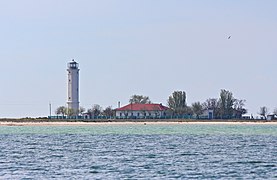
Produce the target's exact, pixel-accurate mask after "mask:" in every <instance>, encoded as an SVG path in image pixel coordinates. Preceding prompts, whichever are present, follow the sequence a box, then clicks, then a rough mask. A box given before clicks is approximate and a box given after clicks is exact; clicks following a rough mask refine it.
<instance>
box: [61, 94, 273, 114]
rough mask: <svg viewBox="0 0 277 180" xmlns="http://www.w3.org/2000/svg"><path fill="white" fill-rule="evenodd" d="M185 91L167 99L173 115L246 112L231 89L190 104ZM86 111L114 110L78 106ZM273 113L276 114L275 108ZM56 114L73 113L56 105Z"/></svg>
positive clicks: (143, 99) (139, 98) (142, 99)
mask: <svg viewBox="0 0 277 180" xmlns="http://www.w3.org/2000/svg"><path fill="white" fill-rule="evenodd" d="M186 98H187V97H186V92H185V91H174V92H173V93H172V94H171V95H170V96H169V98H168V100H167V106H168V107H169V108H170V111H171V112H172V114H173V115H176V116H180V115H195V116H196V117H197V118H199V116H200V115H202V114H203V112H204V111H205V110H212V111H213V115H214V117H215V118H221V119H225V118H241V117H242V115H243V114H246V113H247V110H246V108H245V103H246V101H245V100H242V99H237V98H235V97H234V96H233V93H232V92H231V91H228V90H225V89H222V90H221V91H220V94H219V97H218V98H209V99H207V100H206V101H205V102H202V103H201V102H199V101H197V102H193V103H192V104H191V105H187V102H186ZM129 103H133V104H136V103H140V104H150V103H151V100H150V98H149V97H148V96H143V95H133V96H131V97H130V99H129ZM84 113H86V114H87V115H89V116H91V117H96V116H115V111H114V109H113V108H112V107H111V106H108V107H106V108H105V109H103V108H102V107H101V106H100V105H98V104H96V105H94V106H92V108H90V109H87V111H86V110H85V109H84V108H83V107H80V109H79V112H78V114H81V115H83V114H84ZM274 113H275V114H276V115H277V109H275V111H274ZM56 114H57V115H63V116H65V115H67V116H72V115H73V114H74V112H73V110H72V109H68V108H66V107H64V106H61V107H58V109H57V110H56ZM259 114H260V115H262V116H264V117H265V118H266V115H267V114H268V108H266V107H261V109H260V112H259Z"/></svg>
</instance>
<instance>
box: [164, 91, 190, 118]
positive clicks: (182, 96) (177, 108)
mask: <svg viewBox="0 0 277 180" xmlns="http://www.w3.org/2000/svg"><path fill="white" fill-rule="evenodd" d="M167 105H168V107H169V108H171V109H172V110H173V112H174V114H176V115H183V114H185V113H186V110H187V103H186V92H184V91H174V92H173V93H172V95H170V96H169V98H168V100H167Z"/></svg>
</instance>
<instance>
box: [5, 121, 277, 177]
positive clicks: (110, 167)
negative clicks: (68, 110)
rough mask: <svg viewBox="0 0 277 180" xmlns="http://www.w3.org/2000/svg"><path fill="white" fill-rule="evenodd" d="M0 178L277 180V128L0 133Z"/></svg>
mask: <svg viewBox="0 0 277 180" xmlns="http://www.w3.org/2000/svg"><path fill="white" fill-rule="evenodd" d="M0 140H1V142H0V179H52V178H55V179H78V178H80V179H277V125H186V124H182V125H180V124H179V125H98V126H46V127H42V126H41V127H35V126H34V127H32V126H24V127H22V126H21V127H19V126H16V127H15V126H2V127H0Z"/></svg>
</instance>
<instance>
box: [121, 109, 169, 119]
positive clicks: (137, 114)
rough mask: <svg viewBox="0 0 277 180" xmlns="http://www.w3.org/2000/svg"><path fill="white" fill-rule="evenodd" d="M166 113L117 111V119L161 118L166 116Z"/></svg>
mask: <svg viewBox="0 0 277 180" xmlns="http://www.w3.org/2000/svg"><path fill="white" fill-rule="evenodd" d="M164 112H165V111H116V117H137V118H143V117H148V116H152V117H156V116H158V117H160V116H164Z"/></svg>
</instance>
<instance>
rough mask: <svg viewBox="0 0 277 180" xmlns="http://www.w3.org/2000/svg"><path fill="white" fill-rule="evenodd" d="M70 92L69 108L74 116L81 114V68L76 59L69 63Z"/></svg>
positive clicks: (68, 98) (68, 93)
mask: <svg viewBox="0 0 277 180" xmlns="http://www.w3.org/2000/svg"><path fill="white" fill-rule="evenodd" d="M67 67H68V69H67V71H68V91H67V95H68V97H67V106H68V109H69V110H72V111H73V112H72V115H74V116H76V115H78V114H79V68H78V67H79V66H78V63H77V62H75V61H74V59H73V60H72V61H71V62H69V63H68V65H67Z"/></svg>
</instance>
